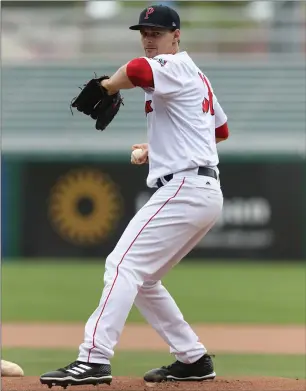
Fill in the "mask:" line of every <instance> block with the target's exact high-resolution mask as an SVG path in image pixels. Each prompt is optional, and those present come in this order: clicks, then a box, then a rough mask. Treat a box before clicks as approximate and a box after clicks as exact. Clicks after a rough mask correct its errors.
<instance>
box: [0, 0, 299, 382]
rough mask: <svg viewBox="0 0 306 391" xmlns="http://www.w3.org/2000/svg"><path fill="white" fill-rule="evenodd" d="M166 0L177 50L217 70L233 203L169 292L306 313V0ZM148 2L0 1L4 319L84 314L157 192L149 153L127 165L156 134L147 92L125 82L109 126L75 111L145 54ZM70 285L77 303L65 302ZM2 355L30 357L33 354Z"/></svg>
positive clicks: (211, 310)
mask: <svg viewBox="0 0 306 391" xmlns="http://www.w3.org/2000/svg"><path fill="white" fill-rule="evenodd" d="M157 3H158V4H160V3H164V4H169V5H170V6H172V7H174V8H175V9H176V10H177V11H178V12H179V14H180V16H181V20H182V36H181V50H182V51H183V50H186V51H187V52H188V53H189V54H190V55H191V57H192V58H193V59H194V61H195V62H196V63H197V65H198V66H199V67H200V68H201V69H202V70H203V72H204V73H205V74H206V75H207V76H208V78H209V79H210V81H211V83H212V85H213V87H214V92H215V94H216V95H217V97H218V99H219V101H220V103H221V105H222V106H223V108H224V110H225V112H226V113H227V115H228V118H229V121H228V123H229V128H230V138H229V139H228V140H227V141H225V142H223V143H221V144H219V145H218V150H219V154H220V166H219V168H220V172H221V183H222V188H223V193H224V199H225V201H224V211H223V215H222V217H221V218H220V220H219V221H218V222H217V224H216V226H215V227H214V228H213V229H212V231H211V232H210V233H209V234H208V235H207V236H206V238H205V240H203V241H201V242H200V243H199V244H198V246H197V247H196V248H195V249H194V250H193V251H192V252H191V253H190V254H189V255H188V256H187V257H186V259H185V260H184V261H182V264H181V265H179V266H178V269H177V270H178V271H176V272H173V274H171V276H170V275H169V280H166V281H167V282H168V283H169V285H170V286H171V289H172V290H171V293H173V294H174V297H175V298H176V299H178V301H179V304H180V305H181V307H182V309H183V312H184V310H186V311H187V315H186V316H187V320H190V321H191V322H198V323H199V322H200V323H201V322H212V323H214V322H222V323H228V322H233V323H237V322H242V323H245V322H249V323H267V324H272V323H273V324H295V325H301V324H304V323H305V279H304V277H305V275H304V273H305V270H304V261H305V259H306V209H305V198H306V164H305V156H306V128H305V125H306V114H305V107H306V97H305V91H306V82H305V66H306V34H305V31H306V3H305V1H302V0H300V1H284V0H274V1H247V0H246V1H174V0H173V1H166V2H162V1H160V2H157ZM149 5H151V3H149V2H147V1H2V2H1V6H2V21H1V24H2V26H1V28H2V31H1V32H2V34H1V47H2V72H1V73H2V75H1V76H2V80H1V81H2V83H1V87H2V88H1V92H2V97H1V99H2V107H1V109H2V112H1V129H2V134H1V150H2V154H1V209H2V213H1V226H2V229H1V243H2V247H1V252H2V260H4V262H3V268H2V280H3V292H2V293H3V297H2V304H3V312H2V316H3V321H4V325H5V324H7V325H9V324H10V322H17V323H18V322H19V323H20V324H21V323H22V322H34V321H35V322H47V323H48V322H61V321H64V322H78V321H79V322H85V321H86V319H87V316H88V315H89V314H90V313H91V310H93V309H94V307H95V303H97V301H98V299H99V297H100V292H101V289H102V287H103V267H104V263H103V262H104V259H105V257H106V256H107V255H108V254H109V252H110V251H111V250H112V249H113V247H114V245H115V244H116V242H117V240H118V239H119V238H120V236H121V234H122V232H123V230H124V228H125V227H126V225H127V224H128V222H129V220H130V219H131V218H132V216H133V215H134V214H135V212H136V211H137V210H138V209H139V208H140V207H141V206H142V205H143V204H144V203H145V202H146V201H147V200H148V198H149V197H150V195H151V194H152V190H150V189H148V188H147V187H146V182H145V181H146V176H147V167H135V166H132V165H131V164H130V153H131V146H132V144H134V143H140V142H145V141H146V118H145V113H144V94H143V92H142V91H141V90H139V89H135V90H132V91H123V92H122V94H123V96H124V104H125V105H124V106H123V107H122V108H121V110H120V113H119V115H118V116H117V117H116V119H115V120H114V121H113V122H112V124H111V125H110V126H109V128H107V129H106V130H105V131H104V132H98V131H96V130H95V128H94V122H93V121H91V120H90V119H88V118H85V116H82V115H81V114H80V113H78V112H75V113H74V115H72V114H71V112H70V109H69V105H70V101H71V100H72V98H73V97H75V96H76V95H77V94H78V92H79V89H78V87H79V86H81V85H82V84H83V82H85V81H86V80H89V79H91V78H92V77H93V75H94V73H95V72H96V73H97V74H98V75H102V74H108V75H110V74H112V73H114V72H115V71H116V70H117V68H118V67H120V66H121V65H122V64H124V63H126V62H127V61H129V60H130V59H132V58H134V57H137V56H142V55H143V52H142V48H141V45H140V36H139V34H138V33H137V32H135V31H130V30H129V29H128V27H129V26H130V25H131V24H134V23H135V22H137V21H138V17H139V13H140V12H141V10H142V9H143V8H144V7H146V6H149ZM101 265H102V266H101ZM186 276H188V277H186ZM167 278H168V277H167ZM95 279H96V280H95ZM182 281H184V284H185V285H184V286H185V288H184V294H182V293H181V284H182ZM196 282H197V284H198V285H197V287H198V288H195V285H196ZM203 286H205V289H204V290H205V292H203ZM259 286H260V289H259ZM206 288H207V289H206ZM85 291H86V292H87V293H86V297H84V292H85ZM188 292H189V293H188ZM208 292H214V294H212V293H208ZM247 292H248V293H247ZM63 296H65V302H66V303H67V302H69V301H70V300H71V302H74V303H76V305H75V308H73V309H71V311H69V312H67V311H66V307H65V306H64V304H63V305H61V302H62V297H63ZM205 298H206V299H208V300H206V301H205ZM225 298H226V302H225V301H224V300H225ZM89 300H91V305H92V306H89V307H88V302H89ZM203 300H204V301H205V303H206V304H205V310H204V309H203V310H202V309H201V310H200V311H199V308H203ZM191 303H192V304H191ZM133 311H134V309H133ZM131 317H132V318H131V319H132V321H135V322H141V321H142V320H141V319H140V317H139V315H137V314H136V313H135V312H132V315H131ZM7 330H8V329H7ZM7 335H8V334H5V335H4V343H5V336H7ZM17 348H18V347H17ZM4 353H6V355H7V357H8V358H10V357H11V358H13V359H16V360H18V359H19V360H21V361H22V363H24V364H25V362H27V360H28V357H29V352H28V351H27V352H26V353H22V351H21V350H19V349H17V350H14V349H10V348H9V347H7V350H5V351H4ZM33 354H34V355H33V356H32V357H34V358H33V360H32V364H31V365H32V367H31V366H30V364H25V365H29V366H28V367H27V368H29V371H30V374H36V373H37V370H38V369H37V367H36V366H35V365H36V364H34V363H35V362H37V357H38V355H39V354H41V355H43V357H45V361H43V362H44V365H45V366H47V364H48V365H51V363H50V359H49V361H48V360H47V357H50V355H49V352H48V353H46V352H45V353H37V351H35V353H33ZM23 360H25V362H24V361H23ZM296 360H297V361H298V362H299V364H296V363H297V361H291V362H292V366H293V368H294V366H295V367H297V365H300V368H302V366H301V363H302V361H301V358H300V356H298V358H296ZM243 362H245V363H246V362H247V361H245V358H243V359H241V363H240V364H241V365H242V367H243ZM283 362H284V363H285V362H286V365H288V361H286V360H285V359H284V361H283ZM145 363H146V361H145ZM64 364H66V363H64ZM157 364H162V363H157ZM264 364H265V367H267V365H268V364H267V362H266V361H265V362H264ZM52 365H53V362H52ZM241 365H240V368H242V367H241ZM286 365H284V368H285V367H286ZM56 366H58V364H56ZM272 366H273V365H272ZM245 367H246V369H247V368H248V369H247V370H248V371H250V368H253V366H252V365H251V364H250V362H248V365H245ZM135 368H136V367H135ZM135 368H134V369H135ZM224 368H226V366H224ZM274 368H275V365H274ZM303 368H305V366H303ZM44 369H45V368H44ZM46 369H48V368H46ZM138 369H139V368H138ZM257 369H258V372H260V371H261V370H262V368H257ZM135 371H136V369H135ZM136 372H137V371H136ZM276 372H277V371H276V370H275V371H274V372H273V371H272V372H271V373H272V374H277V373H278V374H280V372H281V371H279V372H277V373H276ZM301 372H302V375H301V376H303V373H305V372H303V370H302V369H301ZM130 373H134V372H133V370H132V369H131V372H130ZM291 375H292V376H296V375H297V373H295V372H294V369H293V370H292V372H290V376H291ZM299 375H300V373H299Z"/></svg>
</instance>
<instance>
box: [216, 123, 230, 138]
mask: <svg viewBox="0 0 306 391" xmlns="http://www.w3.org/2000/svg"><path fill="white" fill-rule="evenodd" d="M215 134H216V138H224V139H226V138H228V136H229V130H228V126H227V122H225V124H223V125H221V126H219V127H218V128H216V130H215Z"/></svg>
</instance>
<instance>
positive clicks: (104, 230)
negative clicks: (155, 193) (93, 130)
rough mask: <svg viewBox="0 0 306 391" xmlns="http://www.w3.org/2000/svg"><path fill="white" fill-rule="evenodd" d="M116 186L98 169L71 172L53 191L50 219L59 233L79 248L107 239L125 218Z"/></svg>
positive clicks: (61, 179) (58, 182)
mask: <svg viewBox="0 0 306 391" xmlns="http://www.w3.org/2000/svg"><path fill="white" fill-rule="evenodd" d="M121 209H122V199H121V195H120V193H119V191H118V189H117V186H116V184H115V183H114V182H113V181H112V180H111V179H110V178H109V177H108V176H107V175H105V174H104V173H102V172H101V171H100V170H98V169H94V168H82V169H76V170H71V171H69V172H68V173H67V174H66V175H64V176H63V177H60V178H59V179H58V181H57V183H56V184H55V186H54V187H53V188H52V190H51V195H50V201H49V210H48V212H49V218H50V221H51V223H52V225H53V227H54V229H55V230H56V231H57V233H58V234H59V235H60V236H61V237H62V238H63V239H65V240H67V241H70V242H72V243H73V244H76V245H95V244H97V243H99V242H101V241H102V240H104V239H106V238H107V237H108V236H109V234H110V233H111V232H112V231H113V229H114V228H115V227H116V226H117V223H118V221H119V218H120V217H121Z"/></svg>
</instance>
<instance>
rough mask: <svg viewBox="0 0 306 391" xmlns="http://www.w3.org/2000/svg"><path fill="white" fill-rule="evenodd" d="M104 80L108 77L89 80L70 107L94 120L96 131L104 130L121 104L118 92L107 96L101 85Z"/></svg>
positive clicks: (121, 100)
mask: <svg viewBox="0 0 306 391" xmlns="http://www.w3.org/2000/svg"><path fill="white" fill-rule="evenodd" d="M105 79H109V76H102V77H99V78H96V79H91V80H90V81H89V82H88V83H86V84H84V88H83V89H82V91H81V92H80V94H79V95H78V96H77V97H75V98H73V100H72V102H71V105H70V108H72V107H75V108H76V109H77V110H78V111H80V112H81V113H84V114H85V115H88V116H90V117H91V118H92V119H94V120H95V121H96V129H97V130H104V129H105V128H106V127H107V126H108V125H109V124H110V123H111V122H112V120H113V119H114V117H115V116H116V115H117V113H118V111H119V109H120V106H121V104H123V99H122V97H121V94H120V92H117V93H116V94H113V95H108V94H107V90H106V89H105V88H104V87H102V85H101V81H102V80H105ZM71 112H72V110H71Z"/></svg>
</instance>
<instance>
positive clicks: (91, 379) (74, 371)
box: [40, 361, 112, 388]
mask: <svg viewBox="0 0 306 391" xmlns="http://www.w3.org/2000/svg"><path fill="white" fill-rule="evenodd" d="M40 382H41V384H46V385H47V386H48V387H49V388H51V387H52V386H62V387H63V388H66V387H67V386H79V385H84V384H92V385H97V384H102V383H106V384H111V382H112V375H111V366H110V365H109V364H93V363H87V362H82V361H74V362H73V363H71V364H69V365H67V367H65V368H60V369H57V370H56V371H53V372H47V373H44V374H43V375H41V377H40Z"/></svg>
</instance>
